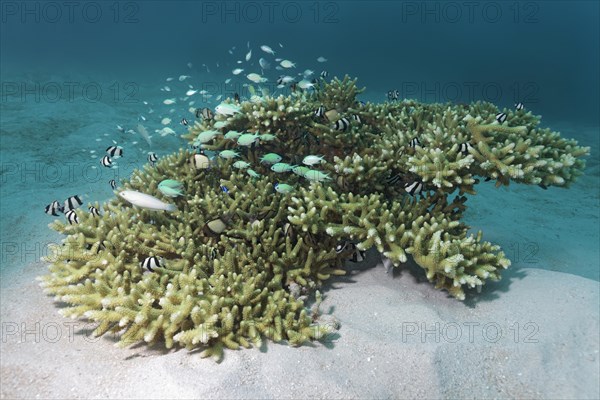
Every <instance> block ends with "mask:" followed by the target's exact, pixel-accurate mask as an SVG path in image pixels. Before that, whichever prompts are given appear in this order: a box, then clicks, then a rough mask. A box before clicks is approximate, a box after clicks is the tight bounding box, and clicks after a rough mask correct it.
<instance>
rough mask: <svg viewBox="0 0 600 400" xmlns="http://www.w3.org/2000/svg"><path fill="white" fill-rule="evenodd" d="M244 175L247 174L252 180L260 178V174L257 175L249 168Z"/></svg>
mask: <svg viewBox="0 0 600 400" xmlns="http://www.w3.org/2000/svg"><path fill="white" fill-rule="evenodd" d="M246 173H247V174H248V175H250V176H251V177H253V178H259V177H260V174H259V173H258V172H256V171H255V170H253V169H250V168H248V169H247V170H246Z"/></svg>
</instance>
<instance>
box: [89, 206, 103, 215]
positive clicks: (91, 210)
mask: <svg viewBox="0 0 600 400" xmlns="http://www.w3.org/2000/svg"><path fill="white" fill-rule="evenodd" d="M88 210H90V214H92V215H94V216H96V217H99V216H100V211H98V209H97V208H96V207H94V206H89V207H88Z"/></svg>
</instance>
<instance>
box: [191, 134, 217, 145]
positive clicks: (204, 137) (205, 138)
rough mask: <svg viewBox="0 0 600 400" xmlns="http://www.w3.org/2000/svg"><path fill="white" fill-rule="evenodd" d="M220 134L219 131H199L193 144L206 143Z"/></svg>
mask: <svg viewBox="0 0 600 400" xmlns="http://www.w3.org/2000/svg"><path fill="white" fill-rule="evenodd" d="M220 134H221V132H219V131H203V132H200V133H199V134H198V136H197V137H196V139H195V140H194V144H196V145H200V144H204V143H208V142H210V141H211V140H213V139H214V138H215V137H217V136H218V135H220Z"/></svg>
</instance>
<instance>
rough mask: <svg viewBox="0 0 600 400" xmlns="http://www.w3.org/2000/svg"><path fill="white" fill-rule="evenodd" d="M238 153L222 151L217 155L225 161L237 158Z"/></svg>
mask: <svg viewBox="0 0 600 400" xmlns="http://www.w3.org/2000/svg"><path fill="white" fill-rule="evenodd" d="M239 156H240V153H238V152H237V151H233V150H223V151H221V152H220V153H219V157H221V158H224V159H226V160H231V159H232V158H236V157H239Z"/></svg>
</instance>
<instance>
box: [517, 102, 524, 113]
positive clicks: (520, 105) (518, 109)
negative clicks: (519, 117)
mask: <svg viewBox="0 0 600 400" xmlns="http://www.w3.org/2000/svg"><path fill="white" fill-rule="evenodd" d="M524 108H525V106H524V105H523V103H516V104H515V109H516V110H517V111H521V110H523V109H524Z"/></svg>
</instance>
